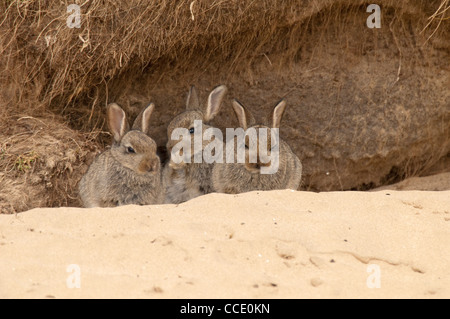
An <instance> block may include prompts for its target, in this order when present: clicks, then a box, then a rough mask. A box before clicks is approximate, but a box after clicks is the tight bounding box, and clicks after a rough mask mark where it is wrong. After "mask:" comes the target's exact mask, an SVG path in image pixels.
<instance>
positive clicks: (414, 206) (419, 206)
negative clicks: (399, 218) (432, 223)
mask: <svg viewBox="0 0 450 319" xmlns="http://www.w3.org/2000/svg"><path fill="white" fill-rule="evenodd" d="M402 203H403V204H405V205H408V206H411V207H413V208H416V209H423V206H422V205H419V204H416V203H411V202H406V201H402Z"/></svg>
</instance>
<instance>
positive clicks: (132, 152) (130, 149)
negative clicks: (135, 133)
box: [127, 146, 136, 154]
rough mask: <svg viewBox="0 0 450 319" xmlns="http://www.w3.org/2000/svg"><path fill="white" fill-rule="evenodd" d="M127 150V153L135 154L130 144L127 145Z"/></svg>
mask: <svg viewBox="0 0 450 319" xmlns="http://www.w3.org/2000/svg"><path fill="white" fill-rule="evenodd" d="M127 152H128V153H129V154H136V151H135V150H134V148H132V147H131V146H129V147H127Z"/></svg>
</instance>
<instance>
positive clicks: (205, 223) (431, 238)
mask: <svg viewBox="0 0 450 319" xmlns="http://www.w3.org/2000/svg"><path fill="white" fill-rule="evenodd" d="M71 265H76V266H75V267H74V266H71ZM71 267H72V268H71ZM73 267H74V268H73ZM78 271H79V277H77V275H78ZM78 279H79V281H77V280H78ZM77 283H79V284H80V285H81V287H80V288H76V287H75V288H73V286H74V285H75V286H76V284H77ZM79 297H87V298H93V297H100V298H103V297H107V298H119V297H124V298H134V297H139V298H325V297H326V298H400V297H402V298H450V191H442V192H420V191H404V192H398V191H388V190H384V191H378V192H371V193H359V192H345V193H342V192H341V193H337V192H336V193H321V194H316V193H306V192H292V191H276V192H268V193H262V192H260V193H258V192H255V193H249V194H242V195H237V196H228V195H219V194H211V195H208V196H204V197H201V198H197V199H194V200H192V201H190V202H188V203H185V204H183V205H179V206H173V205H168V206H152V207H136V206H130V207H120V208H116V209H94V210H84V209H74V208H59V209H35V210H32V211H29V212H26V213H22V214H18V215H15V216H14V215H0V298H79Z"/></svg>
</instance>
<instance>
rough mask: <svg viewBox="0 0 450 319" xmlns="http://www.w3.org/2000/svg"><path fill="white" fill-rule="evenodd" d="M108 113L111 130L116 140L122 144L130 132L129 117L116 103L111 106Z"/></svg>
mask: <svg viewBox="0 0 450 319" xmlns="http://www.w3.org/2000/svg"><path fill="white" fill-rule="evenodd" d="M106 113H107V121H108V126H109V130H110V131H111V133H113V136H114V140H115V141H116V142H120V140H121V139H122V137H123V136H124V135H125V133H126V132H128V130H129V125H128V122H127V116H126V114H125V112H124V110H122V108H121V107H120V106H119V105H117V104H116V103H111V104H109V105H108V109H107V112H106Z"/></svg>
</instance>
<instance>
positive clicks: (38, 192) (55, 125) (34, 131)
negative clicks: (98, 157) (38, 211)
mask: <svg viewBox="0 0 450 319" xmlns="http://www.w3.org/2000/svg"><path fill="white" fill-rule="evenodd" d="M3 118H4V122H3V123H2V128H3V130H2V131H1V132H0V141H1V143H0V213H15V212H20V211H24V210H28V209H31V208H35V207H48V206H79V200H78V191H77V182H78V180H79V179H80V176H81V174H82V173H83V172H84V171H85V170H86V168H87V164H86V162H89V161H90V159H91V158H92V156H93V154H95V153H96V151H97V150H98V148H97V144H96V143H95V142H94V141H95V140H96V135H97V134H98V132H97V133H92V134H89V135H87V134H85V135H83V134H80V133H78V132H75V131H73V130H71V129H69V128H68V127H67V125H66V124H65V123H63V122H61V121H59V120H58V119H55V117H54V116H46V117H42V118H35V117H30V116H26V117H20V118H17V117H6V116H4V117H3ZM5 128H7V129H6V130H5Z"/></svg>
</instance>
